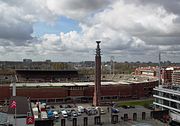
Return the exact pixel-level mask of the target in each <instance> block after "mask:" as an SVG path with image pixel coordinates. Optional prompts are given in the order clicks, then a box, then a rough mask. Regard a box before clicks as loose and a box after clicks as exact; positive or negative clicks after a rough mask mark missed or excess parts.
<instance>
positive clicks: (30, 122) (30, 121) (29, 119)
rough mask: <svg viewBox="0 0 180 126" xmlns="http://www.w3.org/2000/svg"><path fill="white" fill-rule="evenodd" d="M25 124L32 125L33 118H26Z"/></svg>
mask: <svg viewBox="0 0 180 126" xmlns="http://www.w3.org/2000/svg"><path fill="white" fill-rule="evenodd" d="M26 124H27V125H29V124H34V117H33V116H27V118H26Z"/></svg>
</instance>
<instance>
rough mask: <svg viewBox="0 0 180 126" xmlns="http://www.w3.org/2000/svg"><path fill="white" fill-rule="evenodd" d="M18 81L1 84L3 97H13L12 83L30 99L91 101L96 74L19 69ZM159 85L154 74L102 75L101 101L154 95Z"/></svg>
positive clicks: (3, 98)
mask: <svg viewBox="0 0 180 126" xmlns="http://www.w3.org/2000/svg"><path fill="white" fill-rule="evenodd" d="M15 76H16V77H17V80H16V82H12V83H11V84H3V85H1V87H0V94H1V95H0V100H1V102H4V101H5V99H9V98H10V97H11V96H12V87H13V83H16V95H17V96H25V97H28V98H30V100H31V101H34V102H35V101H42V102H46V103H68V102H76V103H77V102H92V100H93V93H94V76H93V75H91V76H87V75H80V74H78V71H76V70H24V69H23V70H20V69H19V70H16V72H15ZM157 84H158V80H157V78H155V77H150V76H140V75H125V74H115V75H113V74H111V75H110V74H105V75H104V74H102V75H101V101H102V102H110V101H116V100H126V99H141V98H147V97H152V94H153V88H154V87H155V86H156V85H157Z"/></svg>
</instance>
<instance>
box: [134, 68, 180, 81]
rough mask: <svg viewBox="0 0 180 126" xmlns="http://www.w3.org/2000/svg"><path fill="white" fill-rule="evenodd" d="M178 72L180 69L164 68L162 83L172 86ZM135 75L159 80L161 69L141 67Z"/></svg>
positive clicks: (162, 69) (162, 70)
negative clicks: (173, 78)
mask: <svg viewBox="0 0 180 126" xmlns="http://www.w3.org/2000/svg"><path fill="white" fill-rule="evenodd" d="M176 70H180V67H176V66H173V67H171V66H169V67H162V68H161V83H162V84H172V83H173V82H172V76H173V72H174V71H176ZM135 75H141V76H152V77H156V78H159V67H150V66H149V67H139V68H136V70H135ZM174 76H175V75H174Z"/></svg>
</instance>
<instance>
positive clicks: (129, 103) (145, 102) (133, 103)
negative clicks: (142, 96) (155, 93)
mask: <svg viewBox="0 0 180 126" xmlns="http://www.w3.org/2000/svg"><path fill="white" fill-rule="evenodd" d="M153 101H154V100H152V99H151V100H149V99H148V100H140V101H123V102H119V103H118V106H119V107H120V106H123V105H127V106H136V105H139V106H144V107H146V108H147V107H149V105H150V104H152V103H153Z"/></svg>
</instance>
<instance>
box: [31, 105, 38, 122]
mask: <svg viewBox="0 0 180 126" xmlns="http://www.w3.org/2000/svg"><path fill="white" fill-rule="evenodd" d="M32 110H33V114H34V119H38V114H39V112H38V108H37V107H34V108H32Z"/></svg>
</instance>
